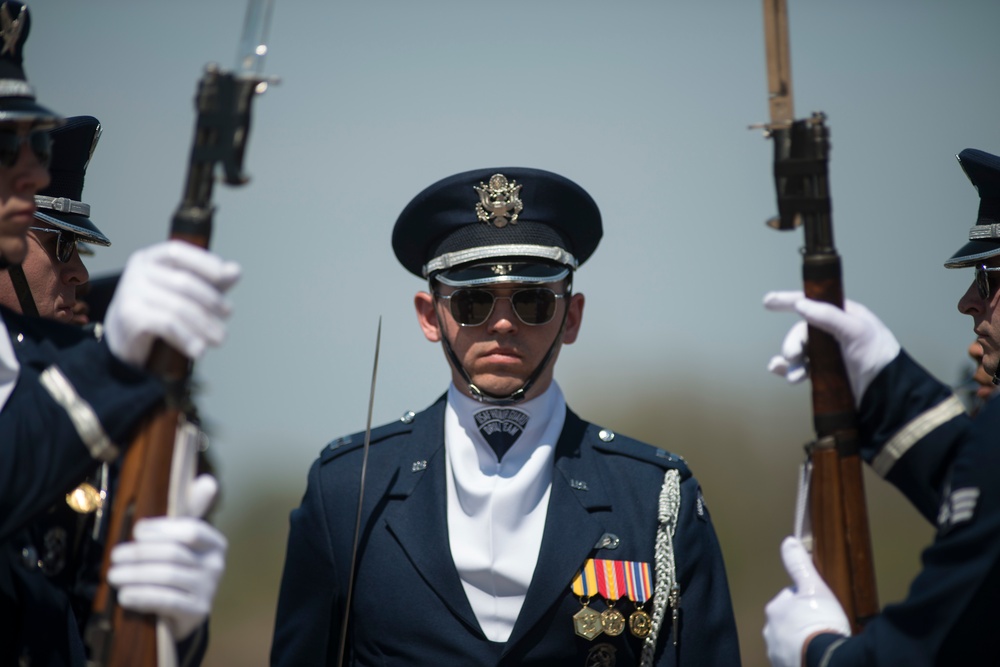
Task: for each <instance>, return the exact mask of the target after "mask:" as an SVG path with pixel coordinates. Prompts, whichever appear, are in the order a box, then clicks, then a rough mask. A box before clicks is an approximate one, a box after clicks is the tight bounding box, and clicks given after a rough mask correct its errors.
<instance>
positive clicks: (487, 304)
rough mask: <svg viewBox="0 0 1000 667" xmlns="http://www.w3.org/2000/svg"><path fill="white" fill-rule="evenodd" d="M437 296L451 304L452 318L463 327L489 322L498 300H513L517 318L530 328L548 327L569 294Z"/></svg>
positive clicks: (462, 292)
mask: <svg viewBox="0 0 1000 667" xmlns="http://www.w3.org/2000/svg"><path fill="white" fill-rule="evenodd" d="M434 296H436V297H437V298H439V299H444V300H445V301H447V302H448V305H449V308H450V310H451V316H452V317H454V318H455V321H456V322H458V323H459V324H460V325H462V326H463V327H474V326H478V325H480V324H482V323H483V322H485V321H486V320H488V319H489V317H490V314H491V313H493V306H494V305H495V304H496V302H497V300H498V299H509V300H510V305H511V308H512V309H513V310H514V313H515V314H516V315H517V318H518V319H519V320H521V321H522V322H524V323H525V324H527V325H530V326H538V325H540V324H548V323H549V322H551V321H552V318H553V316H554V315H555V314H556V300H557V299H562V298H563V297H565V296H566V295H565V294H556V293H555V292H553V291H552V290H550V289H549V288H548V287H529V288H526V289H519V290H516V291H514V292H512V293H511V295H510V296H499V295H497V294H494V293H493V292H492V291H491V290H487V289H469V288H463V289H458V290H455V291H454V292H452V293H451V294H438V293H436V292H435V294H434Z"/></svg>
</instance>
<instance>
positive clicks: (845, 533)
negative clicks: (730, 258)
mask: <svg viewBox="0 0 1000 667" xmlns="http://www.w3.org/2000/svg"><path fill="white" fill-rule="evenodd" d="M764 36H765V41H766V46H767V74H768V92H769V103H770V111H771V122H770V123H769V124H768V125H767V126H765V134H766V136H767V137H769V138H770V139H771V140H772V141H773V142H774V182H775V187H776V189H777V195H778V216H777V217H775V218H772V219H771V220H769V221H768V223H767V224H768V225H769V226H770V227H772V228H774V229H778V230H792V229H795V228H796V227H799V226H802V227H804V230H805V247H804V248H803V250H802V277H803V282H804V285H805V294H806V296H807V297H809V298H811V299H816V300H819V301H825V302H827V303H831V304H834V305H836V306H838V307H840V308H843V307H844V288H843V280H842V276H841V263H840V256H839V255H838V254H837V250H836V248H835V247H834V244H833V222H832V219H831V215H830V191H829V183H828V178H827V166H828V162H829V150H830V143H829V132H828V131H827V127H826V117H825V115H824V114H822V113H814V114H812V116H810V117H809V118H806V119H802V120H795V114H794V111H793V105H792V79H791V64H790V59H789V45H788V12H787V7H786V3H785V0H764ZM808 336H809V338H808V346H807V353H808V358H809V368H810V370H809V374H810V377H811V378H812V403H813V425H814V428H815V431H816V440H815V441H814V442H812V443H810V444H809V445H808V446H807V455H808V459H807V462H806V464H805V467H804V469H803V480H804V484H803V486H804V487H805V488H807V489H808V492H807V496H808V509H807V516H806V519H807V520H808V522H809V523H810V524H811V531H812V535H811V537H812V540H811V551H812V555H813V560H814V561H815V563H816V567H817V569H818V570H819V572H820V574H822V575H823V579H824V580H825V581H826V582H827V584H828V585H829V586H830V588H831V589H832V590H833V592H834V593H835V594H836V596H837V599H838V600H839V601H840V603H841V605H842V606H843V608H844V611H845V612H846V614H847V617H848V619H850V621H851V625H852V630H853V631H854V632H855V633H857V632H859V631H860V630H861V629H862V628H863V626H864V623H865V622H866V621H867V619H868V618H870V617H871V616H874V615H875V614H877V613H878V597H877V591H876V587H875V572H874V567H873V564H872V549H871V537H870V534H869V529H868V514H867V508H866V505H865V494H864V486H863V480H862V477H861V458H860V455H859V451H858V441H857V438H858V433H857V426H856V411H855V408H854V396H853V395H852V392H851V386H850V384H849V382H848V378H847V372H846V371H845V369H844V362H843V359H842V357H841V353H840V347H839V345H838V344H837V341H836V340H835V339H834V338H833V337H832V336H831V335H829V334H827V333H826V332H824V331H821V330H819V329H817V328H814V327H809V334H808ZM801 501H802V498H801V497H800V504H801ZM797 529H798V527H797ZM800 537H803V538H804V542H805V544H806V546H807V547H810V541H809V539H808V538H809V537H810V535H808V534H804V535H800Z"/></svg>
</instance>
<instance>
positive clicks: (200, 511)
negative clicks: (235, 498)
mask: <svg viewBox="0 0 1000 667" xmlns="http://www.w3.org/2000/svg"><path fill="white" fill-rule="evenodd" d="M217 490H218V483H217V482H216V481H215V478H214V477H212V476H211V475H201V476H200V477H198V478H197V479H196V480H194V482H193V483H192V486H191V489H190V492H189V494H188V497H187V509H188V511H189V516H179V517H156V518H150V519H142V520H140V521H137V522H136V524H135V528H134V529H133V531H132V537H133V539H134V541H133V542H125V543H122V544H119V545H118V546H116V547H115V548H114V549H113V550H112V551H111V567H110V568H109V569H108V582H109V583H110V584H111V585H112V586H114V587H115V588H116V589H118V603H119V604H120V605H121V606H122V607H124V608H126V609H130V610H132V611H137V612H141V613H148V614H156V615H157V616H159V617H160V618H162V619H164V620H166V622H167V625H168V626H169V628H170V632H171V634H172V635H173V637H174V640H175V641H181V640H183V639H186V638H187V637H188V636H190V635H191V633H192V632H194V630H195V628H197V627H198V626H200V625H201V624H202V623H204V622H205V619H206V618H208V614H209V612H210V611H211V610H212V600H213V598H214V597H215V591H216V589H217V588H218V585H219V579H221V578H222V573H223V571H224V570H225V563H226V548H227V546H228V545H227V542H226V538H225V537H224V536H223V535H222V533H220V532H219V531H218V530H216V529H215V528H214V527H212V526H211V525H209V524H208V523H207V522H205V521H203V520H202V519H201V516H203V515H204V513H205V512H206V511H207V510H208V508H209V506H210V505H211V504H212V501H213V500H214V498H215V494H216V492H217Z"/></svg>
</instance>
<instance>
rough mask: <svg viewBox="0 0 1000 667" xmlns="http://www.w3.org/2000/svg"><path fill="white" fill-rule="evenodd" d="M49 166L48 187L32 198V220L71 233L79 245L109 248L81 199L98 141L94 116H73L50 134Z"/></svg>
mask: <svg viewBox="0 0 1000 667" xmlns="http://www.w3.org/2000/svg"><path fill="white" fill-rule="evenodd" d="M49 136H50V137H52V162H51V163H50V164H49V176H50V177H51V178H52V182H51V183H49V187H47V188H45V189H44V190H42V191H40V192H39V193H38V194H37V195H35V206H36V207H37V208H36V210H35V218H37V219H38V220H42V221H43V222H47V223H49V224H50V225H52V226H53V227H57V228H59V229H65V230H67V231H70V232H73V233H74V234H76V235H77V237H79V240H80V241H84V242H86V243H94V244H96V245H102V246H108V245H111V241H110V240H109V239H108V237H107V236H105V235H104V233H103V232H102V231H101V230H100V229H98V228H97V225H95V224H94V223H93V221H91V219H90V205H89V204H85V203H83V202H82V201H80V199H81V198H82V197H83V181H84V178H85V177H86V176H87V165H88V164H90V158H91V157H92V156H93V155H94V149H95V148H97V142H98V140H99V139H100V138H101V123H100V121H98V120H97V119H96V118H94V117H93V116H73V117H72V118H67V119H66V124H65V125H62V126H60V127H57V128H55V129H54V130H50V131H49Z"/></svg>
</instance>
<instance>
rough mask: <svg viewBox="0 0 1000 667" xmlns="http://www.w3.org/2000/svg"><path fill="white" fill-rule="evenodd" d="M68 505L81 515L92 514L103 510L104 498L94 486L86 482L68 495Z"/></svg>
mask: <svg viewBox="0 0 1000 667" xmlns="http://www.w3.org/2000/svg"><path fill="white" fill-rule="evenodd" d="M66 504H67V505H69V507H70V509H72V510H73V511H74V512H77V513H79V514H91V513H92V512H96V511H97V510H99V509H101V507H102V506H103V505H104V498H102V497H101V492H100V491H98V490H97V489H96V488H94V486H93V485H91V484H88V483H87V482H84V483H83V484H81V485H80V486H78V487H76V488H75V489H73V490H72V491H70V492H69V493H67V494H66Z"/></svg>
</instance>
